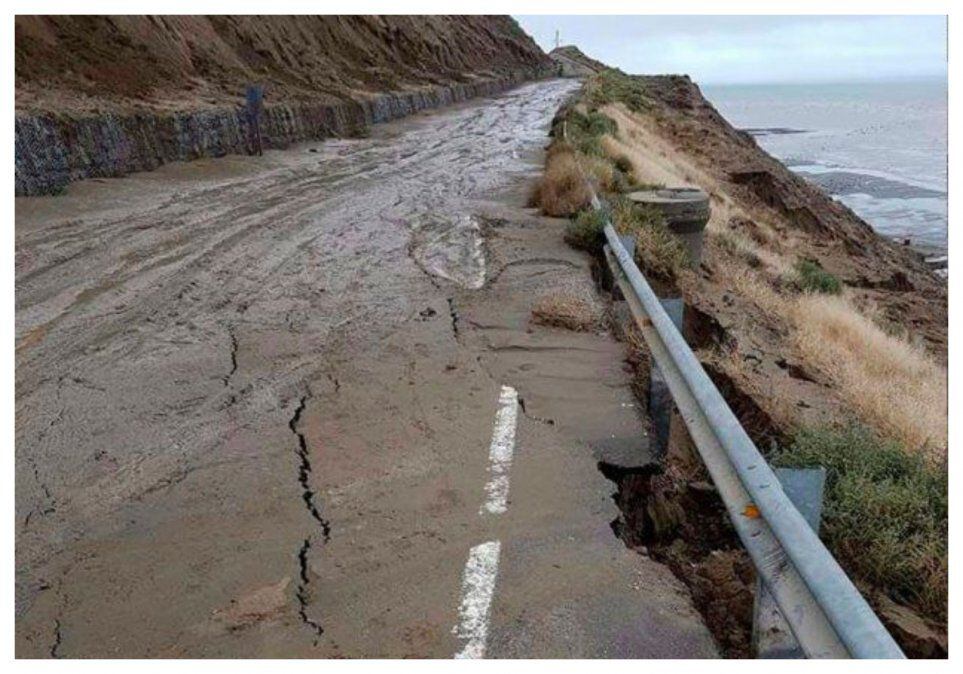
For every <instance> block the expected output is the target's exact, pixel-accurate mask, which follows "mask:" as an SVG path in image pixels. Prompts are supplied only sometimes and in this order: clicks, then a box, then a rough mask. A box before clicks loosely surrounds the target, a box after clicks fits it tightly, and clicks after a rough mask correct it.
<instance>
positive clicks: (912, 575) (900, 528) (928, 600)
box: [772, 425, 948, 621]
mask: <svg viewBox="0 0 963 674" xmlns="http://www.w3.org/2000/svg"><path fill="white" fill-rule="evenodd" d="M772 460H773V463H774V464H776V465H781V466H792V467H815V466H823V467H824V468H825V469H826V473H827V483H826V485H827V490H826V495H825V502H824V503H825V505H824V510H823V525H822V536H821V537H822V538H823V540H825V541H826V544H827V546H828V547H829V548H830V550H832V552H833V554H834V555H835V556H836V558H837V559H838V560H839V562H840V563H841V564H842V565H843V566H844V567H845V568H846V570H847V571H848V572H849V573H851V574H853V575H855V576H856V577H858V578H860V579H862V580H864V581H867V582H869V583H871V584H872V585H874V586H875V587H877V588H878V589H880V590H882V591H884V592H886V593H887V594H889V595H890V596H891V597H892V598H893V599H895V600H896V601H899V602H901V603H904V604H908V605H910V606H912V607H913V608H916V609H917V610H919V611H921V612H922V613H924V614H925V615H926V616H927V617H929V618H932V619H935V620H938V621H943V620H945V619H946V602H947V577H948V562H947V521H948V497H947V485H948V482H947V471H946V466H945V465H934V464H932V463H929V462H927V460H926V459H925V458H924V457H923V456H922V455H920V454H911V453H908V452H906V451H905V450H904V449H903V448H902V447H900V446H899V445H898V444H896V443H894V442H891V441H884V440H881V439H880V438H879V437H878V436H876V435H875V434H873V433H872V432H871V431H870V430H868V429H866V428H864V427H862V426H856V425H854V426H850V427H847V428H843V429H828V428H821V429H806V430H803V431H801V432H799V433H798V434H797V435H796V437H795V438H794V440H793V443H792V445H791V446H789V447H788V448H784V449H781V450H778V449H777V450H775V451H774V454H773V456H772Z"/></svg>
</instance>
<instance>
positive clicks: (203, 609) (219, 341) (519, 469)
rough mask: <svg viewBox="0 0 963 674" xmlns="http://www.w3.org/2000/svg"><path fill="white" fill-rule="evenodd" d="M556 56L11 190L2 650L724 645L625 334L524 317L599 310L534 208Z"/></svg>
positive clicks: (554, 224) (555, 92)
mask: <svg viewBox="0 0 963 674" xmlns="http://www.w3.org/2000/svg"><path fill="white" fill-rule="evenodd" d="M575 86H577V85H576V83H574V82H572V81H549V82H541V83H536V84H530V85H526V86H523V87H520V88H518V89H515V90H513V91H511V92H508V93H506V94H504V95H502V96H499V97H496V98H492V99H485V100H477V101H474V102H471V103H468V104H464V105H461V106H457V107H453V108H449V109H446V110H441V111H436V112H431V113H425V114H421V115H418V116H416V117H413V118H410V119H408V120H404V121H399V122H394V123H391V124H386V125H382V126H379V127H377V128H376V129H374V130H373V132H372V135H371V136H370V137H369V138H364V139H356V140H335V141H327V142H323V143H321V142H319V143H308V144H304V145H300V146H297V147H294V148H291V149H289V150H286V151H279V152H274V151H272V152H268V153H266V154H265V156H264V157H262V158H253V157H228V158H223V159H218V160H210V161H198V162H193V163H190V164H182V165H170V166H166V167H163V168H162V169H160V170H158V171H155V172H153V173H148V174H140V175H136V176H131V177H127V178H123V179H113V180H92V181H86V182H84V183H79V184H76V185H73V186H71V188H70V189H69V191H68V193H67V194H65V195H62V196H58V197H46V198H27V199H18V200H17V204H16V209H17V217H16V339H17V341H16V516H17V524H16V531H17V551H16V562H17V580H16V582H17V603H16V648H17V655H18V656H20V657H187V656H192V657H268V656H270V657H375V656H382V657H402V656H415V657H439V658H450V657H536V656H538V657H603V656H604V657H676V656H685V657H714V656H715V653H716V650H715V647H714V645H713V643H712V640H711V638H710V636H709V634H708V632H707V630H706V629H705V627H704V626H703V624H702V623H701V620H700V618H699V617H698V615H697V613H696V612H695V611H694V609H693V608H692V606H691V602H690V599H689V597H688V595H687V593H686V591H685V589H684V588H683V587H682V586H681V585H680V584H679V583H678V582H677V581H676V580H675V578H674V577H673V576H672V574H671V573H670V572H669V571H668V570H667V569H666V568H664V567H662V566H661V565H659V564H656V563H655V562H652V561H651V560H649V559H647V558H646V557H644V556H642V555H639V554H637V553H635V552H633V551H630V550H628V549H626V548H625V547H624V546H623V545H622V544H621V542H620V541H619V540H618V539H617V538H616V537H615V536H614V534H613V533H612V530H611V528H610V526H609V525H610V522H611V521H612V520H613V519H614V518H615V516H616V515H617V512H616V509H615V506H614V504H613V502H612V500H611V494H612V492H613V491H614V486H613V485H612V484H611V483H610V482H607V481H606V480H605V478H604V477H603V476H602V475H601V473H600V472H599V471H598V469H597V467H596V464H597V462H598V461H599V460H600V458H606V457H605V453H606V452H613V451H614V452H617V453H619V454H620V456H621V457H622V458H621V460H623V461H625V460H627V461H629V462H630V463H631V462H633V461H637V462H638V463H640V464H641V463H644V462H645V461H646V460H647V454H646V443H645V422H644V419H643V418H642V417H641V415H640V414H639V412H638V409H637V407H636V402H635V399H634V398H633V396H632V393H631V391H630V389H629V379H628V378H629V375H628V374H626V372H625V370H624V368H623V362H622V360H623V351H622V346H621V344H619V343H618V342H616V341H615V340H613V338H612V337H611V336H610V335H609V334H608V333H607V332H605V331H604V329H600V330H599V331H596V332H582V333H576V332H570V331H565V330H561V329H557V328H549V327H544V326H540V325H535V324H533V323H532V322H531V320H530V309H531V306H532V303H533V302H534V301H535V300H536V299H537V298H538V297H540V296H542V295H544V294H546V293H551V292H558V291H560V290H564V291H565V292H569V293H574V294H578V295H580V296H583V297H585V298H586V299H588V300H589V301H591V302H593V303H596V304H597V305H598V306H599V308H600V309H601V308H602V304H601V301H600V299H599V298H598V297H597V296H596V294H595V290H594V287H593V285H592V282H591V277H590V273H589V268H590V264H589V260H588V259H587V258H586V257H585V256H584V255H583V254H581V253H578V252H576V251H574V250H571V249H570V248H568V247H567V246H566V245H565V244H564V243H563V241H562V224H561V223H560V222H559V221H556V220H551V219H547V218H540V217H537V216H536V215H535V214H534V213H533V212H532V211H531V210H530V209H526V208H525V207H524V206H525V196H526V191H527V189H528V187H529V185H530V183H531V180H532V178H533V176H534V175H535V174H536V172H537V171H538V165H539V162H540V153H541V151H542V148H543V146H544V145H545V142H546V137H545V134H546V132H547V129H548V124H549V121H550V119H551V117H552V115H553V114H554V112H555V110H556V109H557V107H558V105H559V104H560V102H561V101H562V100H563V99H564V97H565V96H566V95H567V94H568V93H570V92H571V91H572V90H573V89H574V87H575ZM626 457H628V458H626Z"/></svg>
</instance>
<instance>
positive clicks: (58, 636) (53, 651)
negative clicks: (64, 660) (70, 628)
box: [50, 618, 64, 658]
mask: <svg viewBox="0 0 963 674" xmlns="http://www.w3.org/2000/svg"><path fill="white" fill-rule="evenodd" d="M63 638H64V637H63V633H62V632H61V630H60V619H59V618H54V642H53V645H52V646H51V647H50V657H52V658H59V657H60V644H62V643H63Z"/></svg>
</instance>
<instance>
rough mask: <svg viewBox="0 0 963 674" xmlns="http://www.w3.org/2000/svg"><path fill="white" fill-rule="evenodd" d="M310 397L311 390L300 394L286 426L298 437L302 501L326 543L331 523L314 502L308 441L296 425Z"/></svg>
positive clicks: (299, 480) (329, 536) (299, 481)
mask: <svg viewBox="0 0 963 674" xmlns="http://www.w3.org/2000/svg"><path fill="white" fill-rule="evenodd" d="M310 398H311V392H310V391H308V393H306V394H305V395H303V396H301V399H300V401H299V402H298V406H297V408H296V409H295V410H294V416H292V417H291V420H290V421H289V422H288V428H290V429H291V432H292V433H294V435H295V436H296V437H297V439H298V459H299V460H300V464H299V466H298V483H299V484H300V485H301V499H302V500H303V501H304V505H305V507H306V508H307V509H308V512H309V513H310V514H311V517H313V518H314V519H315V520H316V521H317V522H318V524H320V525H321V533H322V535H323V536H324V542H325V543H327V542H328V541H329V540H330V539H331V523H330V522H328V520H327V519H325V517H324V516H323V515H322V514H321V510H320V509H319V508H318V506H317V504H316V503H315V500H314V497H315V494H314V490H313V489H311V485H310V480H309V477H310V475H311V459H310V457H309V455H308V454H309V452H308V441H307V439H306V438H305V437H304V433H302V432H301V431H299V430H298V425H299V424H300V422H301V415H302V414H303V413H304V408H305V406H306V405H307V402H308V400H309V399H310Z"/></svg>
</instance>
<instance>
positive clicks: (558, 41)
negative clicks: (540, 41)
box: [555, 28, 562, 49]
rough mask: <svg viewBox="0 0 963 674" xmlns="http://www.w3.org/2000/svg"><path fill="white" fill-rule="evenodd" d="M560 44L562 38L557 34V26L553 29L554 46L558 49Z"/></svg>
mask: <svg viewBox="0 0 963 674" xmlns="http://www.w3.org/2000/svg"><path fill="white" fill-rule="evenodd" d="M561 46H562V40H561V38H560V37H559V34H558V28H556V29H555V48H556V49H558V48H559V47H561Z"/></svg>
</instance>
